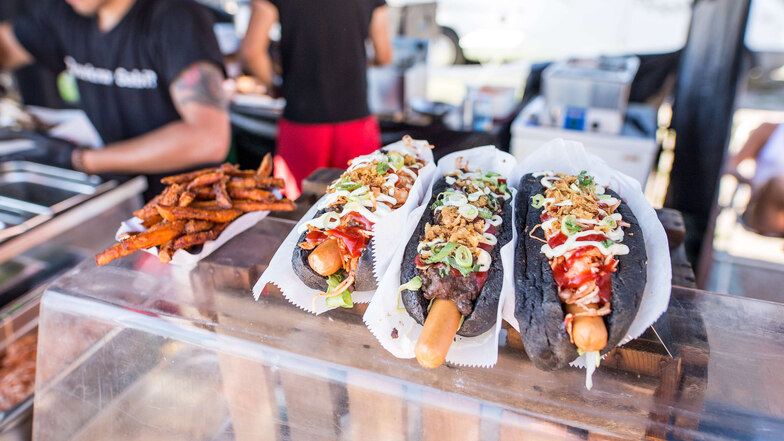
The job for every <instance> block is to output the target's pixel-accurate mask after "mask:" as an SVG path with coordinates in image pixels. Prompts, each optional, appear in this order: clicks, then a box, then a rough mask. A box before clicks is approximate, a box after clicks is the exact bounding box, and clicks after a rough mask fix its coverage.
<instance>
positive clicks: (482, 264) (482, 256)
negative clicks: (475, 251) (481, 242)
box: [476, 249, 493, 273]
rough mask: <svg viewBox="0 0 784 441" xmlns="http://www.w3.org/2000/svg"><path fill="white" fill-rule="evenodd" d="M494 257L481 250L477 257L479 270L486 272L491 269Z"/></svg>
mask: <svg viewBox="0 0 784 441" xmlns="http://www.w3.org/2000/svg"><path fill="white" fill-rule="evenodd" d="M492 261H493V258H492V257H490V253H488V252H487V251H485V250H482V249H480V250H479V256H477V258H476V263H477V264H478V265H479V269H478V271H479V272H480V273H481V272H484V271H488V270H489V269H490V264H491V263H492Z"/></svg>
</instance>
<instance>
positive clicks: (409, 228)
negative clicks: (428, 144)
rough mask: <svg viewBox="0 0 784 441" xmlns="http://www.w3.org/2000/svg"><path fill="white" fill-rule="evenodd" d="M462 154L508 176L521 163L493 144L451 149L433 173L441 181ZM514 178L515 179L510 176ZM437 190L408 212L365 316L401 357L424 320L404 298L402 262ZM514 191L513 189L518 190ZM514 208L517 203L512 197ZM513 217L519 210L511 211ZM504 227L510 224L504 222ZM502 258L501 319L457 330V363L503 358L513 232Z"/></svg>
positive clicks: (410, 350) (453, 356) (452, 358)
mask: <svg viewBox="0 0 784 441" xmlns="http://www.w3.org/2000/svg"><path fill="white" fill-rule="evenodd" d="M461 156H462V157H463V159H464V160H467V161H468V163H469V168H471V169H472V170H475V169H481V170H482V171H485V172H487V171H494V172H497V173H500V174H501V175H503V176H506V177H507V178H508V177H509V176H510V174H511V173H512V170H513V167H514V166H515V164H516V161H515V159H514V157H513V156H512V155H510V154H508V153H504V152H502V151H500V150H498V149H496V148H495V147H493V146H484V147H476V148H474V149H470V150H464V151H459V152H455V153H451V154H449V155H447V156H444V157H443V158H441V160H440V161H438V169H437V171H436V174H435V176H434V179H433V184H435V182H437V181H438V180H439V179H440V178H441V176H442V175H443V174H444V173H449V172H452V171H454V170H455V159H457V158H458V157H461ZM508 182H509V184H510V189H511V184H512V181H508ZM431 194H432V185H431V188H430V189H429V190H428V192H427V195H426V196H425V197H424V199H423V202H422V205H421V206H419V207H417V209H416V210H414V211H413V212H412V213H411V215H410V216H409V218H408V220H407V222H406V227H405V231H404V232H401V233H400V234H399V235H398V236H397V240H398V242H399V246H398V248H397V251H396V252H395V255H394V257H393V258H392V259H391V261H390V265H389V268H388V269H387V272H386V273H385V274H384V276H383V278H382V280H381V283H380V284H379V287H378V290H377V291H376V296H375V297H373V300H372V301H371V302H370V306H368V309H367V311H366V312H365V315H364V317H363V319H364V321H365V324H367V326H368V329H370V332H372V333H373V335H374V336H376V338H377V339H378V341H379V342H380V343H381V345H382V346H383V347H384V348H385V349H386V350H388V351H389V352H390V353H392V355H394V356H395V357H398V358H413V357H414V345H415V344H416V341H417V339H418V338H419V333H420V332H421V331H422V326H421V325H419V324H417V323H416V322H415V321H414V319H413V318H411V316H410V315H408V312H407V311H406V309H405V307H404V306H403V304H402V302H400V294H399V292H398V289H399V287H400V266H401V263H402V261H403V254H404V253H405V246H406V243H408V240H409V239H410V238H411V234H412V233H413V232H414V230H415V229H416V226H417V224H418V223H419V220H420V219H421V217H422V214H423V213H424V211H425V210H426V209H428V207H427V204H428V202H429V201H430V197H431ZM513 196H514V192H513ZM509 209H510V210H513V209H514V203H510V207H509ZM512 219H513V220H514V212H512ZM504 227H505V228H507V227H510V226H504ZM500 256H501V263H502V266H503V270H504V277H503V286H502V288H501V294H500V296H501V297H500V301H499V308H498V313H497V319H496V325H495V327H493V328H492V329H490V330H488V331H487V332H485V333H484V334H482V335H479V336H476V337H461V336H457V338H456V339H455V341H454V342H453V343H452V346H451V347H450V349H449V352H448V353H447V356H446V360H447V361H448V362H450V363H453V364H458V365H464V366H481V367H490V366H492V365H494V364H495V363H496V361H497V360H498V334H499V332H500V330H501V309H502V308H501V305H504V304H505V303H506V298H507V297H510V296H513V295H514V286H513V283H512V277H511V274H512V271H511V270H512V266H511V265H512V260H513V258H514V238H513V239H512V240H511V241H510V242H509V243H507V244H506V245H504V246H503V247H502V248H501V252H500ZM393 329H396V330H397V338H392V332H393Z"/></svg>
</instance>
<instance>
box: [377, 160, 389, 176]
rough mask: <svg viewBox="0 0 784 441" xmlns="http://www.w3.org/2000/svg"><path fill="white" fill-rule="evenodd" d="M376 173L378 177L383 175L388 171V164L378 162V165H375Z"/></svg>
mask: <svg viewBox="0 0 784 441" xmlns="http://www.w3.org/2000/svg"><path fill="white" fill-rule="evenodd" d="M376 171H377V172H378V174H380V175H385V174H386V173H387V172H388V171H389V163H388V162H386V161H384V162H379V163H378V164H376Z"/></svg>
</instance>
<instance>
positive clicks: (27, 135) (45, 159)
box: [0, 131, 78, 169]
mask: <svg viewBox="0 0 784 441" xmlns="http://www.w3.org/2000/svg"><path fill="white" fill-rule="evenodd" d="M12 139H29V140H31V141H33V142H34V143H35V148H32V149H29V150H24V151H20V152H16V153H11V154H9V155H4V156H2V157H0V161H31V162H37V163H39V164H46V165H51V166H53V167H60V168H67V169H73V165H72V164H71V155H72V153H73V151H74V149H76V148H77V147H78V146H77V145H76V144H74V143H72V142H70V141H66V140H64V139H59V138H53V137H51V136H48V135H44V134H41V133H38V132H30V131H22V132H12V131H2V133H0V140H12Z"/></svg>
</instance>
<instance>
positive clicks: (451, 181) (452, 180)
mask: <svg viewBox="0 0 784 441" xmlns="http://www.w3.org/2000/svg"><path fill="white" fill-rule="evenodd" d="M444 181H445V182H446V185H452V184H454V183H455V182H457V179H455V178H454V177H453V176H447V177H446V178H444Z"/></svg>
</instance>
